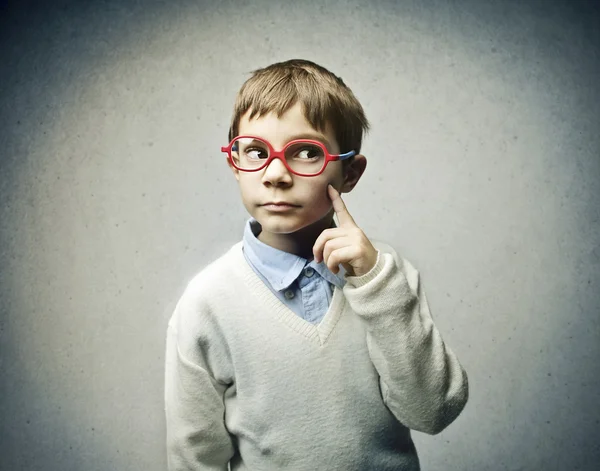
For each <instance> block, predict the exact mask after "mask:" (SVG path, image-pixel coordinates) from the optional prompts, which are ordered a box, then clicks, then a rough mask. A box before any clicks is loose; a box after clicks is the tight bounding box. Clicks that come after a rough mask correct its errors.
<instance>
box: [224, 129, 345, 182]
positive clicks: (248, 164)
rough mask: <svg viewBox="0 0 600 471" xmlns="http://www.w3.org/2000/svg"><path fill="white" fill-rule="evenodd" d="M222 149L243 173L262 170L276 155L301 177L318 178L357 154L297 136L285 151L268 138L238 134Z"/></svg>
mask: <svg viewBox="0 0 600 471" xmlns="http://www.w3.org/2000/svg"><path fill="white" fill-rule="evenodd" d="M221 152H226V153H227V155H228V157H229V160H230V161H231V163H232V165H233V166H234V167H235V168H236V169H238V170H241V171H243V172H257V171H259V170H262V169H263V168H265V167H266V166H267V165H269V164H270V163H271V162H272V161H273V159H275V158H277V159H280V160H281V161H282V162H283V165H285V167H286V168H287V169H288V170H289V171H290V172H292V173H293V174H295V175H299V176H301V177H316V176H317V175H320V174H321V173H323V171H324V170H325V167H327V164H328V163H329V162H333V161H336V160H344V159H348V158H350V157H352V156H353V155H355V154H356V152H355V151H353V150H352V151H350V152H346V153H345V154H335V155H334V154H330V153H329V151H328V150H327V149H326V148H325V146H324V145H323V144H322V143H320V142H319V141H314V140H311V139H295V140H293V141H290V142H288V143H287V144H286V145H285V147H284V148H283V150H281V151H276V150H275V149H273V146H272V145H271V144H270V143H269V142H268V141H266V140H264V139H261V138H260V137H256V136H238V137H236V138H234V139H233V140H232V141H231V142H230V143H229V145H228V146H226V147H221Z"/></svg>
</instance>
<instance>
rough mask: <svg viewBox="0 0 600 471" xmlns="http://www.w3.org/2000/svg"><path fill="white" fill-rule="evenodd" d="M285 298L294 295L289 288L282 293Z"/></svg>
mask: <svg viewBox="0 0 600 471" xmlns="http://www.w3.org/2000/svg"><path fill="white" fill-rule="evenodd" d="M283 295H284V296H285V298H286V299H292V298H293V297H294V296H295V295H294V292H293V291H292V290H291V289H288V290H287V291H286V292H285V293H283Z"/></svg>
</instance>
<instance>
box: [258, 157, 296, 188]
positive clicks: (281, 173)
mask: <svg viewBox="0 0 600 471" xmlns="http://www.w3.org/2000/svg"><path fill="white" fill-rule="evenodd" d="M264 172H265V173H264V175H263V181H264V182H267V181H268V182H270V183H272V184H275V183H289V182H291V181H292V175H291V174H290V171H289V170H288V169H287V168H286V166H285V165H284V164H283V162H282V161H281V159H273V161H272V162H271V163H270V164H269V165H267V167H266V168H265V169H264Z"/></svg>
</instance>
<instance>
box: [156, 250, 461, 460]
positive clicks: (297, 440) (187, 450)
mask: <svg viewBox="0 0 600 471" xmlns="http://www.w3.org/2000/svg"><path fill="white" fill-rule="evenodd" d="M373 245H374V246H375V247H376V248H377V249H378V259H377V263H376V265H375V267H374V268H373V269H372V270H371V271H370V272H369V273H367V274H365V275H363V276H360V277H351V276H347V277H346V280H347V283H346V285H345V286H344V288H343V290H340V289H338V288H336V289H335V291H334V294H333V298H332V300H331V304H330V306H329V309H328V311H327V313H326V314H325V317H324V318H323V319H322V321H321V322H320V323H319V324H318V325H313V324H311V323H309V322H307V321H305V320H303V319H302V318H300V317H299V316H297V315H296V314H295V313H294V312H292V311H291V310H290V309H289V308H287V307H286V306H285V305H284V304H283V303H282V302H281V301H279V300H278V299H277V297H276V296H275V295H274V294H273V293H272V292H271V291H270V290H269V289H268V288H267V286H265V284H264V283H263V282H262V281H261V280H260V279H259V278H258V276H257V275H256V273H255V272H254V271H253V270H252V268H251V267H250V266H249V265H248V263H247V262H246V260H245V259H244V256H243V253H242V244H241V242H240V243H238V244H236V245H234V246H233V247H232V248H231V249H230V250H229V251H228V252H227V253H226V254H224V255H223V256H221V257H220V258H219V259H218V260H216V261H215V262H213V263H212V264H210V265H209V266H208V267H206V268H205V269H204V270H202V271H201V272H200V273H199V274H198V275H197V276H195V277H194V279H193V280H192V281H191V282H190V283H189V284H188V286H187V288H186V289H185V292H184V293H183V295H182V297H181V299H180V300H179V302H178V303H177V306H176V308H175V312H174V313H173V316H172V318H171V320H170V322H169V326H168V331H167V348H166V368H165V373H166V375H165V406H166V419H167V454H168V463H169V470H170V471H175V470H177V471H181V470H227V469H228V466H230V468H231V469H232V470H252V471H258V470H294V471H296V470H298V471H302V470H306V471H314V470H344V471H359V470H360V471H363V470H377V471H385V470H411V471H413V470H418V469H419V459H418V457H417V453H416V450H415V447H414V444H413V441H412V439H411V434H410V429H413V430H418V431H422V432H425V433H429V434H435V433H438V432H440V431H441V430H443V429H444V428H445V427H447V426H448V425H449V424H450V423H451V422H452V421H453V420H454V419H455V418H456V417H457V416H458V415H459V413H460V412H461V411H462V409H463V407H464V405H465V403H466V401H467V397H468V385H467V375H466V373H465V371H464V369H463V368H462V367H461V365H460V363H459V361H458V359H457V358H456V356H455V355H454V353H453V352H452V351H451V350H450V349H449V348H448V347H447V346H446V345H445V344H444V342H443V340H442V337H441V336H440V333H439V332H438V330H437V329H436V327H435V325H434V323H433V320H432V317H431V314H430V311H429V307H428V304H427V300H426V297H425V294H424V292H423V288H422V286H421V283H420V278H419V274H418V272H417V271H416V270H415V269H414V267H413V266H412V265H411V264H410V263H409V262H408V261H406V260H404V259H402V258H401V257H399V256H398V255H397V254H396V252H395V251H394V250H393V249H392V248H391V247H390V246H388V245H386V244H382V243H381V242H373Z"/></svg>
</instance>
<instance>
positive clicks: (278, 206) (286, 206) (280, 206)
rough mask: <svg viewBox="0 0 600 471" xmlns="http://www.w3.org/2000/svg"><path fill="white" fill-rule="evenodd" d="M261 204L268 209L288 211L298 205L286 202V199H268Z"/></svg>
mask: <svg viewBox="0 0 600 471" xmlns="http://www.w3.org/2000/svg"><path fill="white" fill-rule="evenodd" d="M261 206H262V207H263V208H265V209H267V210H269V211H288V210H290V209H294V208H299V207H300V206H298V205H297V204H292V203H288V202H287V201H270V202H268V203H265V204H263V205H261Z"/></svg>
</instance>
